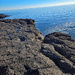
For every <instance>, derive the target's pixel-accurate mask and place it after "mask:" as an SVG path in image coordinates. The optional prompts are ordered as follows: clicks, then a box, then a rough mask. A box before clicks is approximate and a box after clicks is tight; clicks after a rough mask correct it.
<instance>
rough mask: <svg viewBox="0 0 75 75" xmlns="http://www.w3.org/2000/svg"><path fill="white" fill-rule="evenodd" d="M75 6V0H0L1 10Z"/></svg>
mask: <svg viewBox="0 0 75 75" xmlns="http://www.w3.org/2000/svg"><path fill="white" fill-rule="evenodd" d="M64 3H65V5H66V4H67V3H68V4H73V3H74V4H75V0H0V10H8V9H21V8H33V7H45V6H49V5H62V4H64Z"/></svg>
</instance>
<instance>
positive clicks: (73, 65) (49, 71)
mask: <svg viewBox="0 0 75 75" xmlns="http://www.w3.org/2000/svg"><path fill="white" fill-rule="evenodd" d="M0 75H75V40H74V39H72V38H71V36H69V35H66V34H64V33H59V32H54V33H51V34H48V35H46V36H45V38H44V37H43V35H42V34H41V33H40V32H39V31H38V30H37V29H36V28H35V21H34V20H31V19H13V20H11V19H6V20H0Z"/></svg>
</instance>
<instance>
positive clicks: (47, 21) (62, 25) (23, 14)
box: [0, 5, 75, 39]
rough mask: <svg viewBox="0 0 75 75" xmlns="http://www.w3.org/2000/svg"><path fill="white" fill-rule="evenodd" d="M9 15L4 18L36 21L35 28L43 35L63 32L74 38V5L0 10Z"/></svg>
mask: <svg viewBox="0 0 75 75" xmlns="http://www.w3.org/2000/svg"><path fill="white" fill-rule="evenodd" d="M0 13H4V14H6V15H11V16H10V17H7V18H6V19H18V18H19V19H20V18H29V19H34V20H35V21H36V28H37V29H38V30H39V31H40V32H41V33H42V34H43V35H44V36H45V35H47V34H48V33H52V32H63V33H66V34H69V35H71V36H72V38H74V39H75V5H66V6H55V7H43V8H32V9H20V10H10V11H5V10H4V11H0Z"/></svg>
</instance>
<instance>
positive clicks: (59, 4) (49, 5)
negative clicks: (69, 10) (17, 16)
mask: <svg viewBox="0 0 75 75" xmlns="http://www.w3.org/2000/svg"><path fill="white" fill-rule="evenodd" d="M72 4H75V2H64V3H54V4H45V5H37V6H23V7H18V8H2V9H0V10H16V9H28V8H39V7H52V6H62V5H72Z"/></svg>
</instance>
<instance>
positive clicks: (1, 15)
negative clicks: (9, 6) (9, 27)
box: [0, 14, 8, 19]
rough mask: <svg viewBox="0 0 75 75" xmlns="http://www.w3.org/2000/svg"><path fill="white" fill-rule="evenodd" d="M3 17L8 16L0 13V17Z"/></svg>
mask: <svg viewBox="0 0 75 75" xmlns="http://www.w3.org/2000/svg"><path fill="white" fill-rule="evenodd" d="M5 17H8V15H4V14H0V19H1V18H5Z"/></svg>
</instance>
